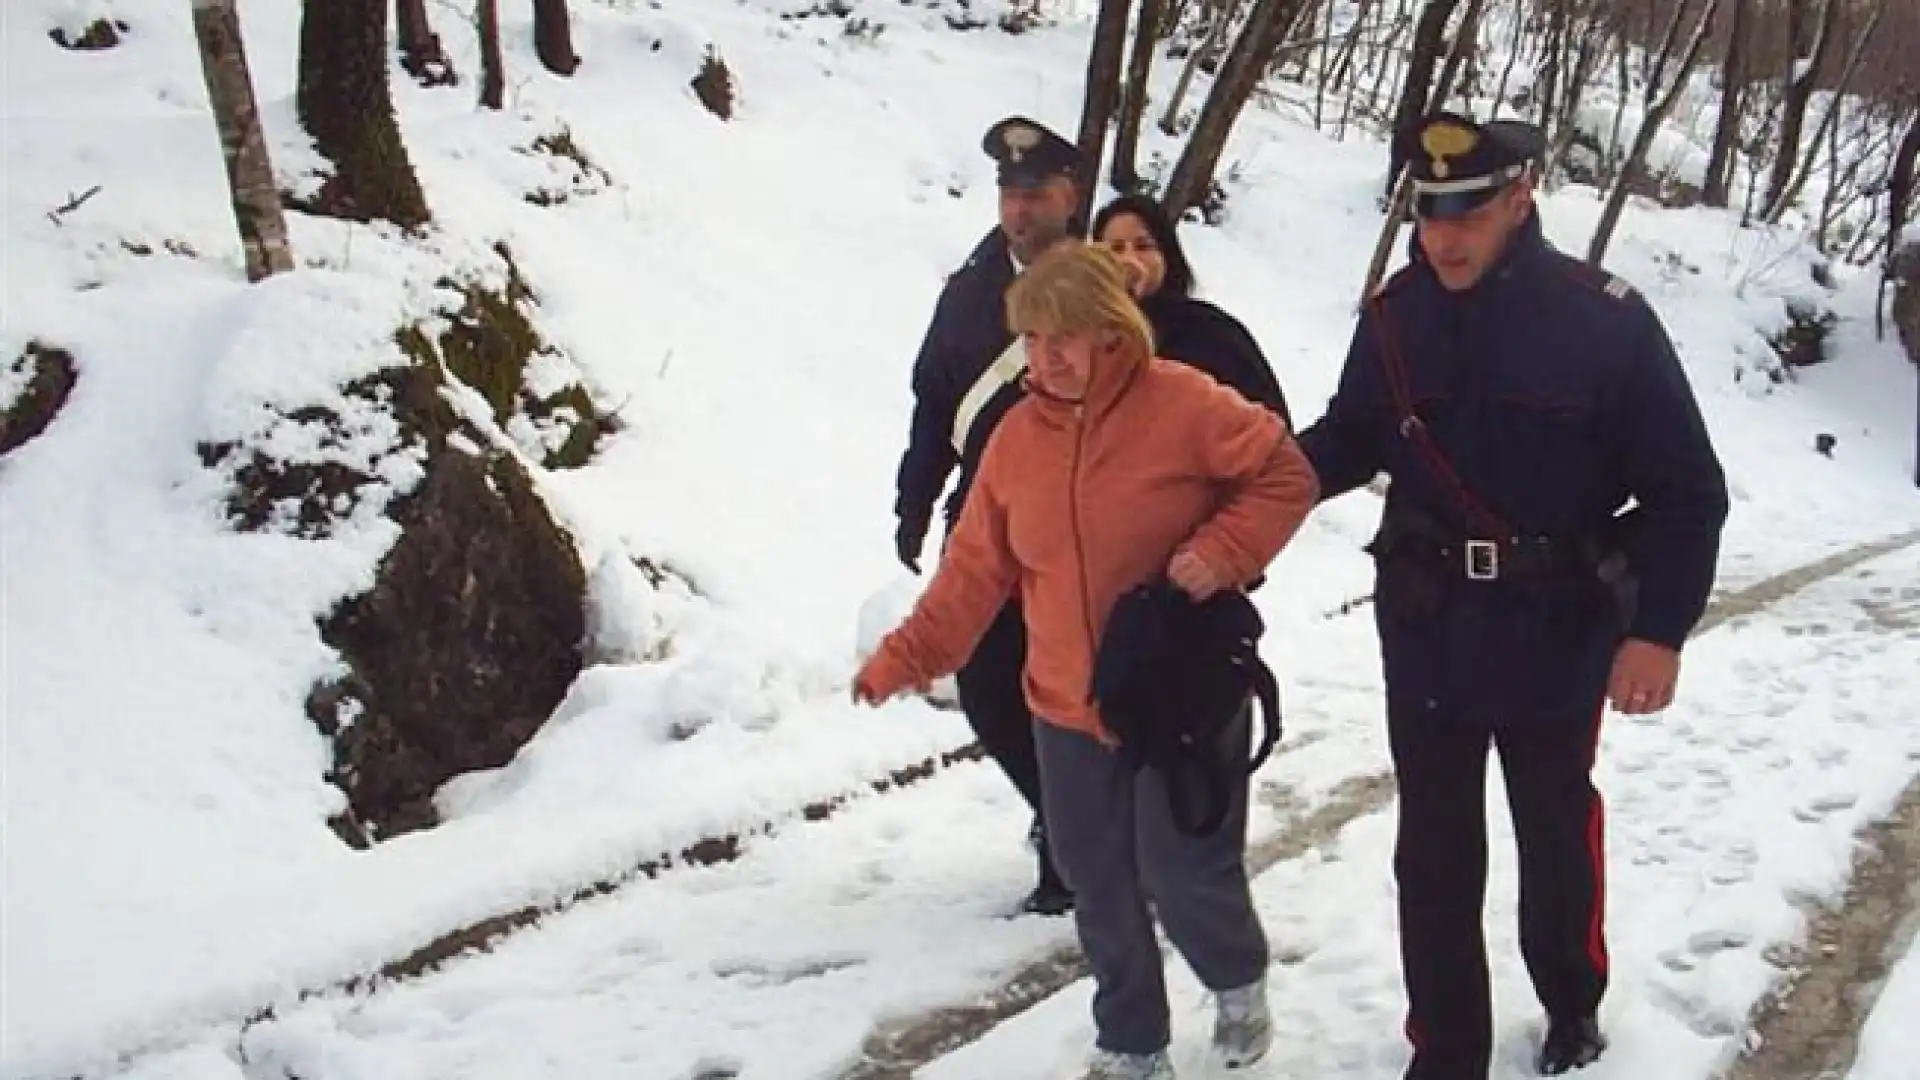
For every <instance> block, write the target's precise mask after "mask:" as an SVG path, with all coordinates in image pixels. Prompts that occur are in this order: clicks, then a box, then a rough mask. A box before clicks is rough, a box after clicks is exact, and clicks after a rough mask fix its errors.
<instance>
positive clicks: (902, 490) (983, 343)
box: [893, 228, 1022, 528]
mask: <svg viewBox="0 0 1920 1080" xmlns="http://www.w3.org/2000/svg"><path fill="white" fill-rule="evenodd" d="M1013 278H1014V267H1013V256H1012V254H1011V253H1009V252H1008V250H1007V239H1006V235H1005V234H1004V233H1002V232H1001V231H1000V230H999V229H997V228H996V229H994V230H993V231H992V232H990V233H988V234H987V236H986V238H985V239H983V240H981V241H980V243H979V244H978V245H977V246H976V247H975V248H974V249H973V254H971V255H969V256H968V257H967V261H966V263H965V264H963V265H962V266H961V267H960V269H958V270H956V271H954V273H953V274H952V276H950V277H949V278H947V284H946V288H944V289H942V290H941V292H940V299H939V302H938V303H936V304H935V305H934V309H933V321H932V322H931V323H929V324H928V325H927V334H926V338H925V339H924V340H923V341H922V342H921V344H920V355H919V358H918V359H916V360H915V361H914V364H913V426H912V428H911V429H910V430H909V432H908V435H907V450H906V453H905V454H903V455H901V458H900V471H899V475H898V476H897V478H896V480H895V489H896V496H895V499H894V506H893V512H894V514H895V515H896V516H898V517H899V518H901V519H902V520H904V521H911V522H915V523H917V524H918V525H920V526H921V527H923V528H924V527H925V525H926V524H927V523H928V522H930V521H932V520H933V504H934V503H935V502H936V501H938V500H939V498H940V492H941V490H942V489H943V488H945V487H946V485H947V477H948V476H949V475H951V474H952V472H953V468H954V466H955V465H959V466H960V480H959V483H958V484H957V485H956V486H955V488H954V491H953V494H952V495H951V496H949V497H948V499H947V506H946V517H947V524H948V527H949V528H951V526H952V524H953V522H954V521H955V520H957V519H958V517H959V514H960V507H961V505H962V503H964V502H965V501H966V497H967V489H968V488H969V487H971V486H972V484H973V476H974V472H975V471H976V470H977V469H978V468H979V466H980V455H981V452H982V451H984V450H985V449H986V445H987V436H988V435H990V434H991V433H992V432H993V428H994V425H996V424H998V423H999V422H1000V418H1001V417H1003V416H1005V415H1006V412H1007V410H1008V409H1011V408H1012V407H1013V406H1014V403H1015V402H1017V401H1019V400H1020V397H1021V395H1022V391H1021V389H1020V385H1019V382H1018V380H1015V381H1014V382H1012V383H1010V384H1008V385H1005V386H1003V387H1001V388H1000V390H999V391H998V392H997V393H995V394H994V396H993V397H992V398H991V399H989V401H988V402H987V404H986V406H985V407H984V408H982V409H981V410H980V412H979V414H978V416H977V418H976V419H975V421H974V423H973V424H972V426H971V427H970V428H969V430H968V437H967V439H966V441H965V443H964V444H963V450H964V453H962V452H959V451H956V450H955V449H954V447H953V442H952V440H953V428H954V415H955V413H956V412H957V411H958V410H959V408H960V402H961V399H962V398H964V397H965V396H966V394H967V392H968V391H969V390H971V389H972V388H973V386H974V384H975V383H976V382H978V381H979V379H980V376H981V375H982V374H984V373H985V372H986V370H987V367H988V366H989V365H991V364H992V363H993V362H994V360H995V359H997V358H998V357H999V356H1000V354H1001V353H1003V352H1005V351H1006V350H1007V348H1008V347H1009V346H1011V345H1012V344H1013V331H1011V330H1009V329H1007V303H1006V293H1007V286H1009V285H1011V284H1013Z"/></svg>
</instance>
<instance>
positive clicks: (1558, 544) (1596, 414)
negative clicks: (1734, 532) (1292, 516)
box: [1300, 216, 1728, 725]
mask: <svg viewBox="0 0 1920 1080" xmlns="http://www.w3.org/2000/svg"><path fill="white" fill-rule="evenodd" d="M1383 335H1384V336H1383ZM1389 337H1390V338H1391V340H1393V341H1394V342H1395V343H1396V347H1397V349H1398V350H1399V352H1400V354H1401V356H1402V357H1403V360H1404V364H1403V367H1404V370H1405V371H1406V376H1407V380H1408V383H1407V385H1408V389H1409V394H1408V397H1409V398H1410V399H1411V400H1412V402H1413V403H1414V411H1415V413H1416V414H1417V415H1418V416H1419V417H1420V419H1421V420H1422V421H1423V422H1424V424H1425V425H1426V427H1427V429H1428V431H1430V432H1431V434H1432V436H1433V440H1434V442H1435V443H1436V444H1437V445H1438V446H1439V447H1440V448H1441V451H1442V452H1443V454H1444V455H1445V456H1446V457H1447V458H1448V459H1450V461H1451V464H1452V466H1453V468H1454V469H1455V470H1456V472H1457V475H1458V476H1459V478H1460V481H1461V484H1462V486H1464V487H1465V488H1466V489H1467V490H1468V491H1470V492H1472V493H1473V494H1474V495H1475V496H1477V497H1478V499H1479V500H1480V502H1481V503H1483V504H1484V505H1485V507H1487V508H1488V509H1489V510H1490V511H1491V512H1492V513H1494V514H1496V515H1497V516H1498V517H1499V518H1501V519H1504V522H1505V523H1507V524H1510V525H1511V526H1512V527H1513V529H1514V530H1515V531H1516V532H1518V533H1520V534H1522V535H1524V536H1528V537H1546V538H1550V539H1551V540H1553V541H1555V543H1554V544H1553V549H1554V550H1559V551H1565V550H1568V549H1569V546H1570V545H1569V544H1567V543H1564V542H1563V541H1566V540H1569V539H1577V538H1592V537H1598V536H1604V535H1605V534H1606V532H1607V530H1608V529H1609V526H1610V521H1611V519H1612V517H1613V515H1614V514H1615V513H1616V512H1617V511H1619V510H1620V509H1621V508H1622V507H1623V506H1624V505H1626V504H1627V502H1628V500H1629V499H1632V500H1634V501H1635V502H1637V504H1638V510H1637V513H1636V515H1635V516H1636V517H1637V519H1638V522H1637V526H1636V530H1635V533H1634V535H1633V538H1632V540H1631V542H1630V545H1629V546H1628V548H1627V554H1628V558H1629V563H1630V565H1631V568H1632V571H1633V575H1634V576H1635V577H1637V579H1638V600H1637V603H1636V604H1632V605H1620V604H1618V603H1616V600H1615V596H1614V594H1613V592H1612V591H1610V590H1609V589H1608V588H1607V587H1606V586H1605V585H1604V584H1603V583H1602V582H1601V581H1599V580H1598V578H1597V577H1596V576H1595V574H1594V573H1593V572H1592V571H1591V568H1590V567H1587V568H1579V567H1575V568H1570V569H1568V571H1567V572H1565V573H1545V574H1521V575H1518V576H1517V577H1512V576H1510V577H1503V578H1502V579H1501V580H1497V581H1484V580H1470V579H1469V578H1468V576H1467V574H1466V572H1465V569H1464V565H1463V562H1462V561H1461V551H1460V548H1461V547H1462V543H1461V542H1462V541H1464V540H1465V539H1467V538H1469V537H1472V536H1476V535H1478V534H1479V533H1481V532H1483V531H1484V529H1479V528H1476V527H1475V526H1474V524H1473V521H1474V515H1472V514H1470V513H1468V512H1467V511H1465V510H1463V509H1462V504H1461V500H1460V499H1459V498H1458V497H1456V496H1455V495H1454V494H1453V492H1452V489H1451V488H1449V487H1448V486H1447V485H1446V483H1445V482H1444V481H1443V480H1442V479H1440V474H1439V473H1438V472H1437V470H1435V469H1434V468H1433V467H1432V466H1431V465H1430V463H1429V462H1428V461H1427V460H1425V459H1423V458H1422V457H1421V455H1420V454H1419V453H1418V452H1417V447H1416V446H1415V444H1414V443H1413V442H1412V441H1410V439H1409V438H1407V437H1405V436H1404V435H1403V428H1402V425H1401V423H1400V420H1399V416H1398V413H1397V411H1396V409H1395V407H1394V404H1393V397H1392V395H1391V393H1390V391H1389V388H1388V384H1387V381H1386V377H1385V371H1386V369H1385V367H1384V366H1383V364H1382V342H1383V341H1385V340H1388V338H1389ZM1300 442H1301V445H1302V447H1303V448H1304V449H1305V450H1306V452H1307V455H1308V457H1309V458H1310V459H1311V460H1312V461H1313V463H1314V467H1315V469H1316V471H1317V472H1318V473H1319V475H1320V482H1321V490H1322V497H1323V498H1331V497H1333V496H1335V495H1338V494H1340V493H1342V492H1345V491H1349V490H1351V489H1353V488H1355V487H1357V486H1360V485H1362V484H1365V483H1366V482H1367V481H1369V480H1370V479H1372V478H1373V477H1374V475H1375V474H1377V473H1380V472H1385V473H1387V474H1389V475H1390V476H1391V478H1392V483H1391V487H1390V490H1389V492H1388V496H1387V509H1386V513H1385V516H1384V518H1383V530H1382V537H1381V538H1377V539H1376V543H1375V548H1374V550H1375V552H1376V556H1377V557H1380V560H1381V561H1380V578H1379V582H1378V586H1377V589H1376V612H1377V616H1378V619H1379V622H1380V641H1381V650H1382V656H1383V660H1384V663H1385V672H1386V679H1387V693H1388V701H1389V707H1390V708H1396V709H1402V710H1417V711H1422V712H1426V713H1431V714H1433V715H1436V716H1447V717H1455V718H1460V719H1462V720H1464V721H1467V722H1473V723H1479V724H1494V725H1499V724H1526V723H1535V722H1570V723H1592V721H1593V718H1594V716H1595V714H1596V713H1597V712H1598V710H1599V708H1600V706H1601V702H1602V700H1603V699H1604V694H1605V688H1606V682H1607V679H1608V676H1609V672H1610V669H1611V664H1612V657H1613V653H1614V651H1615V649H1616V648H1617V646H1618V644H1619V641H1620V639H1621V637H1622V635H1623V634H1624V635H1627V636H1631V637H1635V638H1640V639H1644V640H1646V641H1651V642H1655V643H1658V644H1661V645H1666V646H1669V647H1673V648H1678V647H1679V646H1680V645H1681V644H1682V643H1683V642H1684V641H1685V639H1686V637H1687V635H1688V633H1689V632H1690V631H1691V629H1692V627H1693V626H1694V624H1695V623H1696V622H1697V621H1698V620H1699V618H1700V616H1701V614H1702V613H1703V611H1704V609H1705V606H1706V601H1707V596H1708V593H1709V591H1710V589H1711V587H1712V584H1713V579H1714V566H1715V562H1716V560H1717V558H1718V553H1719V544H1720V532H1721V528H1722V525H1723V523H1724V522H1725V519H1726V515H1727V510H1728V500H1727V488H1726V479H1725V476H1724V475H1723V473H1722V470H1721V466H1720V462H1719V460H1718V458H1717V456H1716V454H1715V451H1714V449H1713V446H1712V443H1711V441H1710V440H1709V438H1708V434H1707V429H1706V425H1705V423H1704V422H1703V420H1702V418H1701V414H1700V410H1699V407H1698V405H1697V403H1696V402H1695V400H1694V396H1693V392H1692V389H1691V387H1690V386H1689V385H1688V382H1687V379H1686V376H1685V374H1684V373H1683V372H1682V370H1681V368H1680V364H1679V361H1678V359H1677V358H1676V357H1675V355H1674V351H1673V346H1672V344H1671V342H1670V341H1669V340H1668V338H1667V334H1666V332H1665V330H1664V329H1663V328H1662V326H1661V324H1660V321H1659V319H1658V317H1657V316H1656V315H1655V314H1654V312H1653V310H1652V308H1651V307H1649V306H1648V304H1647V303H1646V301H1645V300H1644V299H1643V298H1642V297H1641V296H1640V295H1639V294H1638V293H1636V292H1634V291H1633V290H1632V289H1631V288H1629V287H1627V285H1626V284H1625V283H1624V282H1622V281H1620V280H1619V279H1618V278H1615V277H1612V276H1611V275H1609V274H1607V273H1605V272H1603V271H1597V270H1594V269H1591V268H1589V267H1588V266H1587V265H1586V264H1584V263H1582V262H1579V261H1577V260H1575V259H1572V258H1570V257H1568V256H1566V255H1563V254H1561V253H1559V252H1557V251H1555V250H1554V249H1553V248H1552V247H1551V246H1550V245H1549V244H1548V243H1547V241H1546V239H1545V237H1544V236H1543V235H1542V233H1541V229H1540V223H1539V219H1538V217H1537V216H1536V217H1534V218H1533V219H1531V220H1530V221H1529V222H1528V223H1527V224H1526V225H1525V226H1524V227H1523V229H1522V230H1521V232H1520V233H1519V234H1518V235H1517V236H1516V237H1515V239H1514V242H1513V245H1512V247H1511V248H1510V249H1509V251H1508V253H1507V255H1506V256H1505V258H1504V259H1503V260H1502V261H1501V262H1500V263H1499V264H1498V265H1496V266H1495V267H1494V268H1493V269H1492V270H1491V271H1489V273H1488V275H1487V277H1486V278H1485V279H1483V280H1482V282H1481V283H1480V284H1479V285H1477V286H1476V287H1475V288H1473V289H1472V290H1470V291H1468V292H1466V293H1463V294H1453V293H1450V292H1448V291H1447V290H1446V289H1445V288H1443V287H1442V286H1441V284H1440V282H1439V279H1438V278H1437V277H1435V276H1434V274H1433V272H1432V270H1431V269H1430V268H1429V267H1428V266H1427V265H1426V263H1425V262H1424V260H1423V259H1421V258H1420V257H1418V255H1417V249H1416V258H1415V260H1414V262H1413V264H1412V265H1410V266H1409V267H1408V268H1407V269H1405V270H1403V271H1402V272H1401V273H1400V274H1398V275H1396V276H1395V277H1394V278H1393V279H1392V280H1391V281H1390V282H1389V283H1388V284H1387V285H1386V286H1385V288H1384V289H1383V290H1382V291H1381V294H1380V295H1379V297H1378V298H1377V299H1376V302H1375V303H1370V304H1369V305H1368V306H1367V309H1366V312H1365V314H1364V315H1363V316H1362V317H1361V319H1360V323H1359V326H1358V327H1357V328H1356V330H1355V332H1354V337H1353V342H1352V345H1351V347H1350V349H1349V351H1348V354H1347V360H1346V367H1345V370H1344V371H1343V372H1342V373H1341V377H1340V383H1339V387H1338V389H1337V390H1336V392H1335V394H1334V397H1333V399H1332V401H1331V402H1329V404H1328V406H1327V412H1326V415H1325V416H1324V417H1322V418H1321V419H1320V420H1319V421H1318V422H1317V423H1315V424H1314V425H1313V426H1312V427H1311V428H1309V429H1308V430H1307V431H1305V432H1303V433H1302V434H1301V436H1300ZM1407 522H1425V523H1426V524H1427V525H1428V526H1429V531H1430V532H1437V533H1440V534H1443V539H1450V540H1451V546H1450V548H1448V545H1447V544H1446V543H1442V544H1440V545H1438V546H1439V547H1442V548H1448V550H1447V551H1446V552H1445V553H1444V555H1443V557H1440V558H1439V560H1438V562H1437V563H1430V564H1429V565H1430V566H1437V574H1433V573H1425V572H1421V573H1411V574H1410V573H1406V572H1403V569H1402V568H1403V567H1405V566H1407V565H1412V564H1410V563H1408V562H1406V560H1404V559H1400V560H1396V559H1394V558H1391V557H1389V556H1390V555H1391V551H1390V549H1393V548H1394V547H1396V544H1395V543H1384V544H1383V543H1382V541H1383V540H1386V539H1387V538H1388V534H1390V533H1393V532H1395V531H1396V529H1395V526H1396V524H1404V523H1407ZM1398 546H1402V547H1408V546H1410V547H1411V548H1412V549H1414V550H1421V549H1422V548H1423V547H1424V549H1425V550H1428V551H1432V550H1433V549H1434V547H1435V545H1433V544H1430V543H1424V542H1416V543H1414V544H1412V545H1404V544H1403V545H1398Z"/></svg>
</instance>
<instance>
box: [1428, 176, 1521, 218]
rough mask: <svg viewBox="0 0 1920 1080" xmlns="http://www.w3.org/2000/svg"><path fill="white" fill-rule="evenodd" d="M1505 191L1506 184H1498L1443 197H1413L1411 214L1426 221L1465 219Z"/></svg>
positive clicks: (1450, 193)
mask: <svg viewBox="0 0 1920 1080" xmlns="http://www.w3.org/2000/svg"><path fill="white" fill-rule="evenodd" d="M1505 190H1507V185H1506V184H1499V185H1496V186H1494V187H1490V188H1481V189H1480V190H1478V191H1453V192H1448V193H1446V194H1444V195H1415V196H1414V197H1413V214H1414V216H1415V217H1419V218H1424V219H1426V220H1428V221H1442V220H1445V219H1447V218H1457V217H1465V216H1466V215H1468V214H1471V213H1473V212H1474V211H1475V210H1478V209H1480V208H1481V207H1482V206H1485V205H1487V204H1488V203H1490V202H1492V201H1493V198H1494V196H1496V195H1498V194H1500V193H1501V192H1503V191H1505Z"/></svg>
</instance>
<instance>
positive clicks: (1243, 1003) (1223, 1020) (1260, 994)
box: [1213, 978, 1273, 1069]
mask: <svg viewBox="0 0 1920 1080" xmlns="http://www.w3.org/2000/svg"><path fill="white" fill-rule="evenodd" d="M1215 997H1216V998H1217V999H1218V1008H1219V1011H1218V1012H1217V1013H1216V1014H1215V1015H1214V1020H1213V1052H1214V1054H1215V1055H1216V1056H1218V1057H1219V1059H1220V1063H1221V1064H1222V1065H1225V1066H1226V1067H1227V1068H1229V1069H1244V1068H1246V1067H1247V1066H1249V1065H1251V1064H1253V1063H1254V1062H1256V1061H1259V1060H1260V1059H1261V1058H1263V1057H1266V1056H1267V1051H1268V1050H1269V1049H1270V1048H1272V1046H1273V1014H1272V1013H1271V1012H1269V1011H1268V1009H1267V980H1266V979H1265V978H1262V979H1259V980H1258V981H1256V982H1252V983H1249V984H1248V985H1246V986H1242V987H1239V988H1237V989H1233V990H1222V991H1220V992H1219V993H1218V994H1217V995H1215Z"/></svg>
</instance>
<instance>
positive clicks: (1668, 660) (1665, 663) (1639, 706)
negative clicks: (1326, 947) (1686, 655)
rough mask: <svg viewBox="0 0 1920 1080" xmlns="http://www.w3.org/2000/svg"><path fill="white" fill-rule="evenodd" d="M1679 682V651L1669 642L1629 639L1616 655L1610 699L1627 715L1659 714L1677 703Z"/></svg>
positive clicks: (1608, 687)
mask: <svg viewBox="0 0 1920 1080" xmlns="http://www.w3.org/2000/svg"><path fill="white" fill-rule="evenodd" d="M1679 682H1680V654H1679V653H1677V652H1675V651H1673V650H1672V649H1669V648H1667V647H1666V646H1665V645H1655V644H1654V643H1653V642H1651V641H1641V640H1640V639H1638V638H1628V639H1627V640H1626V641H1625V642H1624V643H1623V644H1621V646H1620V651H1619V652H1617V653H1615V654H1614V657H1613V677H1612V679H1610V680H1609V681H1608V683H1607V699H1608V700H1609V701H1610V702H1612V703H1613V707H1614V709H1615V710H1617V711H1618V712H1620V713H1623V714H1625V715H1627V716H1641V715H1644V714H1646V713H1655V712H1659V711H1660V710H1662V709H1664V708H1666V707H1667V706H1669V705H1671V704H1673V692H1674V688H1675V687H1676V686H1677V685H1678V684H1679Z"/></svg>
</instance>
